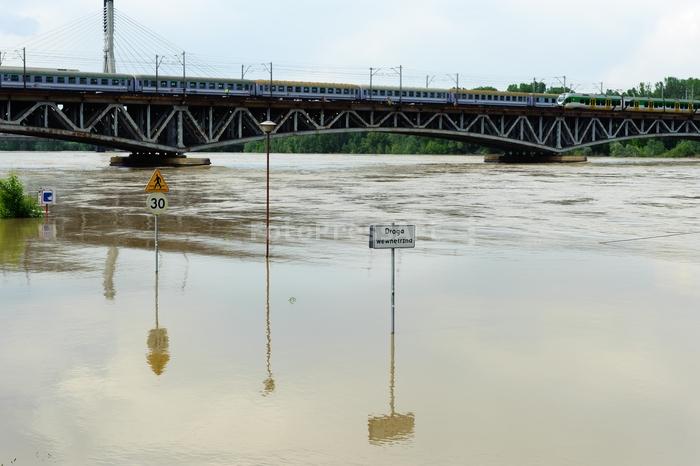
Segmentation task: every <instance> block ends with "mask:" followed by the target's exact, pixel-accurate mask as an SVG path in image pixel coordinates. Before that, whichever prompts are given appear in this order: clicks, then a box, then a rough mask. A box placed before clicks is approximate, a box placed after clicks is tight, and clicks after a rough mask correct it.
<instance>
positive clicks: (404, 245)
mask: <svg viewBox="0 0 700 466" xmlns="http://www.w3.org/2000/svg"><path fill="white" fill-rule="evenodd" d="M369 247H370V248H371V249H391V334H392V335H393V334H394V331H395V318H394V317H395V314H396V299H395V298H396V250H397V249H413V248H415V247H416V226H415V225H394V224H391V225H371V226H370V227H369Z"/></svg>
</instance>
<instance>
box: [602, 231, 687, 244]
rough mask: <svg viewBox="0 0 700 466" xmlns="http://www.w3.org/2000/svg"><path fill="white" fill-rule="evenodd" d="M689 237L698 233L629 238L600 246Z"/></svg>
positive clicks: (605, 242) (607, 242)
mask: <svg viewBox="0 0 700 466" xmlns="http://www.w3.org/2000/svg"><path fill="white" fill-rule="evenodd" d="M691 235H700V231H690V232H686V233H669V234H665V235H657V236H644V237H640V238H629V239H618V240H613V241H601V242H600V244H605V245H608V244H619V243H631V242H634V241H646V240H652V239H663V238H674V237H678V236H691Z"/></svg>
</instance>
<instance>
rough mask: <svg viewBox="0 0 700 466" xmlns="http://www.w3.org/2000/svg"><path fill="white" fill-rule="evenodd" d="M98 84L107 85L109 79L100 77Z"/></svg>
mask: <svg viewBox="0 0 700 466" xmlns="http://www.w3.org/2000/svg"><path fill="white" fill-rule="evenodd" d="M100 85H102V86H107V85H109V79H101V80H100Z"/></svg>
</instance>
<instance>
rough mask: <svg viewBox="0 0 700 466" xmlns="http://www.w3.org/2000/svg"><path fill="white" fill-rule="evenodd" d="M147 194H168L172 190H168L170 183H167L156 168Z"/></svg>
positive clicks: (148, 185)
mask: <svg viewBox="0 0 700 466" xmlns="http://www.w3.org/2000/svg"><path fill="white" fill-rule="evenodd" d="M146 192H147V193H168V192H170V188H168V183H166V182H165V178H163V174H162V173H161V172H160V170H158V169H157V168H156V170H155V171H154V172H153V175H151V181H149V182H148V184H147V185H146Z"/></svg>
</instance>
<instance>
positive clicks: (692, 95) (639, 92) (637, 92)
mask: <svg viewBox="0 0 700 466" xmlns="http://www.w3.org/2000/svg"><path fill="white" fill-rule="evenodd" d="M625 94H627V95H630V96H633V97H656V98H666V99H685V98H686V97H687V98H688V99H695V100H697V99H699V98H700V79H695V78H688V79H678V78H674V77H673V76H669V77H667V78H664V80H663V81H660V82H657V83H655V84H654V85H653V86H652V84H651V83H639V86H637V87H635V88H632V89H629V90H628V91H627V92H626V93H625Z"/></svg>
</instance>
